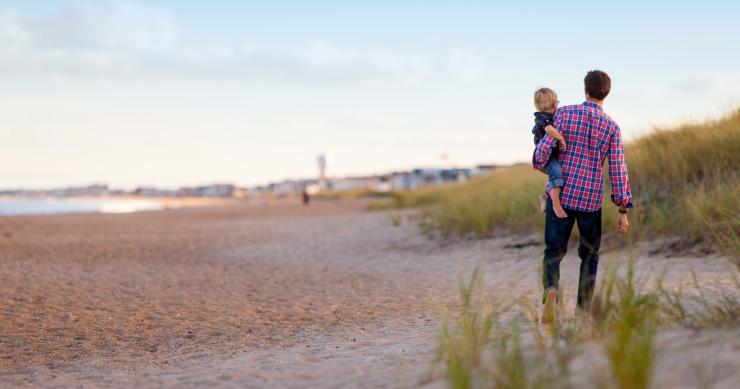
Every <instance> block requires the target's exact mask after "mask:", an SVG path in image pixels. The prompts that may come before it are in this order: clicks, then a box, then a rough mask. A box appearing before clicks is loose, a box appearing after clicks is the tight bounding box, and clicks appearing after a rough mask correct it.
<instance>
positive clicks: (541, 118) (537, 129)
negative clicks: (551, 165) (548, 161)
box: [532, 112, 559, 158]
mask: <svg viewBox="0 0 740 389" xmlns="http://www.w3.org/2000/svg"><path fill="white" fill-rule="evenodd" d="M552 116H553V115H552V114H551V113H549V112H535V113H534V127H532V134H534V144H535V145H536V144H538V143H540V139H542V138H544V137H545V134H546V132H545V127H547V126H552V125H553V121H552ZM558 151H559V150H558V148H557V147H555V149H554V150H553V151H552V157H554V158H557V157H558V154H557V153H558Z"/></svg>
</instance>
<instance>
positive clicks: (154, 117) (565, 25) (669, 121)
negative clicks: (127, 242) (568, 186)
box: [0, 0, 740, 189]
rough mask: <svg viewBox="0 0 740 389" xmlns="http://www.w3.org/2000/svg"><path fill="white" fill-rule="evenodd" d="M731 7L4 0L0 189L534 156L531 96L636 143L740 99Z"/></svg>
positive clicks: (245, 178) (269, 176) (340, 171)
mask: <svg viewBox="0 0 740 389" xmlns="http://www.w3.org/2000/svg"><path fill="white" fill-rule="evenodd" d="M737 15H740V2H736V1H714V0H707V1H703V2H685V3H683V2H667V1H652V2H650V1H647V2H646V1H621V2H613V1H609V2H606V1H604V2H598V1H560V2H553V1H549V2H544V1H527V2H505V3H503V4H497V2H491V1H385V0H376V1H372V2H358V1H354V2H348V1H321V0H315V1H310V2H308V1H281V0H274V1H239V2H234V1H223V0H222V1H217V0H213V1H208V2H203V1H164V0H161V1H144V0H140V1H125V2H124V1H86V0H83V1H69V0H64V1H56V0H34V1H27V0H23V1H13V0H0V188H50V187H60V186H67V185H85V184H90V183H107V184H109V185H111V186H114V187H119V188H125V189H131V188H135V187H137V186H152V185H156V186H160V187H168V188H175V187H179V186H183V185H195V184H207V183H213V182H233V183H236V184H239V185H255V184H262V183H266V182H270V181H279V180H283V179H288V178H307V177H314V176H316V175H317V173H318V167H317V163H316V157H317V155H318V154H320V153H327V154H328V155H329V167H328V174H329V175H330V176H345V175H363V174H373V173H384V172H388V171H392V170H403V169H409V168H415V167H451V166H469V165H475V164H482V163H495V164H509V163H516V162H525V161H528V160H529V159H530V156H531V152H532V148H533V144H532V136H531V133H530V130H531V127H532V121H533V118H532V112H533V110H534V107H533V103H532V94H533V92H534V90H535V89H537V88H539V87H542V86H548V87H551V88H553V89H555V90H556V91H557V92H558V94H559V99H560V101H561V104H578V103H580V102H582V101H583V84H582V82H583V77H584V75H585V73H586V72H587V71H588V70H590V69H601V70H604V71H606V72H608V73H609V74H610V76H611V78H612V92H611V94H610V96H609V97H608V98H607V100H606V103H605V110H606V112H607V113H609V114H610V115H611V116H612V117H613V118H614V119H615V120H616V121H617V122H618V123H619V124H620V127H621V128H622V132H623V134H624V137H625V138H626V139H631V138H634V137H637V136H639V135H640V134H644V133H646V132H649V131H651V130H653V128H655V127H656V126H657V127H669V126H671V125H675V124H676V123H680V122H683V121H692V120H703V119H706V118H713V117H717V116H719V115H722V114H723V113H724V112H727V111H729V110H730V109H732V108H734V107H736V106H737V105H738V104H739V103H740V71H738V69H740V32H738V30H737V28H736V19H737Z"/></svg>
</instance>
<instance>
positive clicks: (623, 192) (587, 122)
mask: <svg viewBox="0 0 740 389" xmlns="http://www.w3.org/2000/svg"><path fill="white" fill-rule="evenodd" d="M554 122H555V124H554V126H555V128H557V129H558V131H560V133H561V134H563V138H565V142H566V144H567V146H568V149H567V150H566V151H565V152H564V153H561V154H560V161H561V162H562V164H563V179H564V180H565V186H564V187H563V190H562V192H561V193H560V203H561V204H562V205H563V208H565V209H570V210H574V211H586V212H593V211H597V210H599V209H600V208H601V204H602V202H603V200H604V177H603V166H604V159H606V158H607V157H608V158H609V178H610V180H611V184H612V202H614V204H616V205H618V206H622V207H624V208H625V209H626V208H632V193H631V191H630V181H629V178H628V177H627V164H626V163H625V162H624V148H623V147H622V134H621V131H620V130H619V126H618V125H617V123H616V122H615V121H614V120H612V118H610V117H609V115H607V114H605V113H604V111H603V110H602V109H601V106H599V105H598V104H596V103H592V102H590V101H586V102H584V103H583V104H581V105H571V106H567V107H562V108H560V109H558V111H557V112H556V113H555V117H554ZM554 147H557V140H555V138H552V137H551V136H549V135H546V136H545V137H543V138H542V140H540V143H538V144H537V147H536V148H535V151H534V156H533V157H532V165H533V166H534V168H535V169H537V170H543V169H544V168H545V166H546V165H547V161H548V160H549V159H550V156H551V154H552V150H553V148H554Z"/></svg>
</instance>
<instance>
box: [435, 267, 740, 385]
mask: <svg viewBox="0 0 740 389" xmlns="http://www.w3.org/2000/svg"><path fill="white" fill-rule="evenodd" d="M461 285H462V286H461V288H460V306H459V312H458V313H457V314H456V315H455V318H456V319H455V320H453V321H452V322H450V321H448V322H445V324H444V325H443V328H442V333H441V336H440V341H439V349H438V350H439V351H438V355H437V360H436V361H437V366H440V365H441V366H442V367H443V368H444V371H445V373H446V378H447V383H448V385H449V386H450V387H452V388H475V387H496V388H569V387H574V386H590V387H603V388H620V389H643V388H650V387H653V386H654V385H655V384H656V377H655V372H656V365H657V364H658V363H659V362H662V363H663V364H665V363H667V361H666V360H662V359H661V358H663V357H666V354H665V353H663V352H661V348H660V345H659V343H658V342H657V337H658V334H659V333H660V332H661V331H665V330H669V329H675V328H677V327H678V328H681V327H683V328H713V327H714V328H716V327H730V328H734V327H736V326H737V325H738V323H739V322H738V320H740V309H738V308H740V307H739V306H738V304H737V303H736V302H735V300H736V298H735V297H736V294H735V293H736V291H728V292H726V293H728V294H727V295H724V296H713V298H712V299H708V298H707V297H706V296H705V294H704V292H703V290H702V289H701V288H700V286H699V285H698V283H696V285H695V286H696V288H697V292H696V293H697V294H696V295H695V296H691V297H692V298H687V296H683V295H682V294H681V292H680V291H678V292H675V291H668V290H666V289H664V288H662V286H660V283H658V286H657V287H656V288H646V287H645V285H643V284H641V283H639V282H638V281H637V280H636V279H635V277H634V272H633V271H632V268H631V264H630V267H629V269H628V271H627V273H626V275H624V276H617V273H616V272H611V273H610V274H609V275H608V276H607V277H606V279H605V280H604V281H603V282H602V283H601V284H600V287H599V288H598V289H597V291H596V293H595V295H594V302H593V305H592V309H591V311H590V312H589V313H588V314H584V315H581V316H580V317H579V318H578V319H576V320H572V319H562V320H556V322H555V323H553V324H552V325H549V326H545V327H543V326H540V325H539V324H538V318H537V314H536V313H535V312H536V311H537V308H532V309H530V311H531V312H533V314H532V315H531V317H530V318H525V319H524V322H523V323H522V319H521V318H518V317H517V316H514V315H511V314H509V313H512V312H514V311H515V310H516V308H522V307H521V306H520V305H521V303H518V302H517V298H516V296H502V297H501V296H500V297H499V298H498V299H493V298H490V296H486V295H485V294H484V293H483V292H482V291H481V285H482V282H481V275H480V271H479V269H476V270H475V271H474V272H473V276H472V277H471V281H470V282H469V283H468V284H462V283H461ZM507 301H513V303H507ZM696 303H698V306H697V304H696ZM523 308H525V310H526V308H527V307H523ZM560 308H561V310H560V314H559V316H560V317H565V316H566V315H565V314H564V313H563V311H562V305H561V307H560ZM586 350H588V352H589V353H588V357H587V358H584V357H583V356H584V353H586ZM682 352H684V353H686V358H690V354H691V353H692V350H691V349H688V348H687V349H684V350H683V351H682ZM594 353H596V354H594ZM671 357H673V359H672V361H674V363H675V362H676V361H680V360H682V359H683V357H681V358H678V359H676V358H675V357H676V355H675V354H674V355H671ZM704 367H707V366H704ZM589 372H591V373H593V372H597V375H593V374H589ZM695 373H696V374H700V373H701V369H698V370H697V372H695ZM687 374H694V373H687ZM684 378H688V377H684ZM690 379H694V380H696V381H697V382H702V381H706V380H707V379H709V380H710V381H711V380H713V379H719V377H704V376H700V375H696V376H693V377H691V378H690ZM584 380H590V381H591V382H590V383H586V382H584ZM576 382H578V384H576ZM705 383H706V384H707V385H708V386H711V382H705Z"/></svg>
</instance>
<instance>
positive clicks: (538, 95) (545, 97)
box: [534, 88, 558, 112]
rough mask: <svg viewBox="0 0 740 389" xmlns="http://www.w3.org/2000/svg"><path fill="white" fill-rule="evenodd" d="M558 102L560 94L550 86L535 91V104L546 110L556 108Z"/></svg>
mask: <svg viewBox="0 0 740 389" xmlns="http://www.w3.org/2000/svg"><path fill="white" fill-rule="evenodd" d="M557 103H558V94H557V93H555V91H554V90H552V89H550V88H540V89H537V90H536V91H535V92H534V106H535V107H536V108H537V110H538V111H540V112H544V111H549V110H552V109H553V108H555V105H556V104H557Z"/></svg>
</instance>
